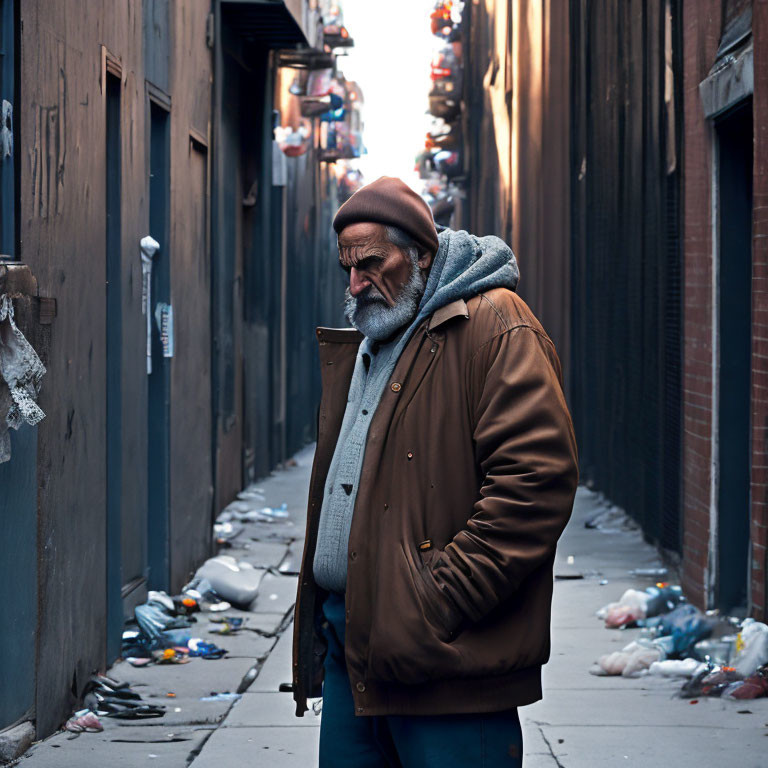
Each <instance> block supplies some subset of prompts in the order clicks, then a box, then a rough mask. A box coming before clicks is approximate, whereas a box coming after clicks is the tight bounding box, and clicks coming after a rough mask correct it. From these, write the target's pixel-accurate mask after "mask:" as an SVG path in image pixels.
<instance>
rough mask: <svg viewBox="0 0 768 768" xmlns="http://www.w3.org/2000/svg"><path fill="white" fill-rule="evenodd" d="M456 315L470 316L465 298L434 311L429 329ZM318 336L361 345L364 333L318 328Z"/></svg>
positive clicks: (323, 340)
mask: <svg viewBox="0 0 768 768" xmlns="http://www.w3.org/2000/svg"><path fill="white" fill-rule="evenodd" d="M454 317H469V310H468V309H467V303H466V302H465V301H464V299H457V300H456V301H452V302H451V303H450V304H446V305H445V306H444V307H440V309H438V310H436V311H435V312H433V313H432V315H431V316H430V318H429V321H428V323H427V330H430V331H433V330H435V328H437V327H438V326H441V325H442V324H443V323H447V322H448V321H449V320H452V319H453V318H454ZM316 333H317V338H318V341H319V342H320V343H321V344H356V345H358V346H359V344H360V342H361V341H362V340H363V334H362V333H360V331H357V330H355V329H354V328H318V329H317V331H316Z"/></svg>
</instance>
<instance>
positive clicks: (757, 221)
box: [751, 0, 768, 620]
mask: <svg viewBox="0 0 768 768" xmlns="http://www.w3.org/2000/svg"><path fill="white" fill-rule="evenodd" d="M752 31H753V35H754V39H755V95H754V101H753V103H754V130H755V165H754V181H753V183H754V187H753V194H754V213H753V238H754V239H753V246H752V520H751V538H752V574H751V587H752V589H751V594H752V614H753V615H754V616H755V617H756V618H758V619H762V620H765V618H766V615H767V614H768V605H767V604H766V603H767V601H768V594H766V573H767V571H766V545H767V544H768V541H766V539H767V538H768V0H755V2H754V5H753V19H752Z"/></svg>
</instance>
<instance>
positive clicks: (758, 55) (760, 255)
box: [683, 0, 768, 620]
mask: <svg viewBox="0 0 768 768" xmlns="http://www.w3.org/2000/svg"><path fill="white" fill-rule="evenodd" d="M722 6H723V2H722V0H701V1H700V2H699V3H696V4H694V3H691V4H688V3H686V4H685V5H684V19H683V24H684V30H683V87H684V118H685V122H684V144H685V168H684V172H685V202H684V208H683V217H684V221H683V254H684V283H685V288H684V325H683V328H684V334H685V343H684V352H683V354H684V362H683V366H684V369H683V401H684V404H683V429H684V432H683V466H684V470H683V528H684V537H683V587H684V589H685V591H686V594H687V595H688V597H689V599H690V600H691V601H692V602H693V603H695V604H696V605H698V606H700V607H702V608H704V607H707V584H708V581H709V578H710V567H711V564H710V562H709V536H710V530H709V515H710V484H711V463H712V454H711V445H712V408H713V405H714V404H713V403H712V397H711V395H712V368H711V366H712V331H713V328H712V300H711V296H712V279H713V276H712V239H711V232H712V218H711V215H712V214H711V208H712V205H711V172H712V170H711V169H712V157H711V139H710V131H711V127H710V125H708V123H707V121H706V120H705V119H704V116H703V114H702V109H701V103H700V100H699V93H698V86H699V83H700V82H701V81H702V80H703V79H704V78H705V77H706V75H707V73H708V71H709V69H710V67H711V66H712V64H713V62H714V59H715V52H716V50H717V47H718V43H719V39H720V33H721V20H722V18H723V17H722V13H721V10H722ZM752 31H753V38H754V51H755V53H754V64H755V79H754V80H755V93H754V99H753V109H754V131H755V138H754V142H755V143H754V158H755V159H754V179H753V194H754V209H753V249H752V253H753V274H752V338H753V341H752V468H751V478H750V482H751V510H750V512H751V517H750V546H751V555H752V568H751V573H750V595H751V606H750V610H751V613H752V615H753V616H755V617H756V618H758V619H761V620H764V619H765V618H766V617H767V616H768V604H767V601H768V587H767V586H766V578H767V574H768V562H767V561H766V553H767V552H768V0H754V4H753V21H752Z"/></svg>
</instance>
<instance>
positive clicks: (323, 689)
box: [293, 177, 578, 768]
mask: <svg viewBox="0 0 768 768" xmlns="http://www.w3.org/2000/svg"><path fill="white" fill-rule="evenodd" d="M334 229H335V230H336V232H337V234H338V245H339V260H340V263H341V267H342V269H344V271H345V272H346V273H347V274H348V275H349V289H348V291H347V302H346V312H347V317H348V319H349V321H350V323H351V324H352V325H353V326H354V329H344V330H338V329H336V330H334V329H325V328H320V329H318V331H317V335H318V340H319V343H320V363H321V366H322V384H323V393H322V401H321V404H320V413H319V421H318V438H317V452H316V454H315V462H314V467H313V470H312V480H311V486H310V493H309V510H308V518H307V535H306V546H305V551H304V559H303V564H302V570H301V578H300V579H299V591H298V598H297V604H296V623H295V635H294V663H293V672H294V685H293V689H294V698H295V700H296V705H297V714H298V715H303V713H304V712H305V711H306V708H307V707H306V700H307V698H308V697H314V696H320V695H322V696H323V716H322V724H321V728H320V765H321V766H323V767H324V768H326V767H327V768H330V767H331V766H333V768H344V767H346V766H350V767H351V766H354V767H355V768H363V767H367V766H386V765H403V766H406V767H407V766H418V767H419V768H425V767H426V768H429V767H430V766H441V768H447V767H448V766H454V765H455V766H497V765H498V766H502V765H503V766H514V765H521V764H522V735H521V731H520V722H519V719H518V715H517V707H519V706H523V705H525V704H531V703H532V702H534V701H537V700H538V699H540V698H541V666H542V664H544V663H545V662H546V661H547V659H548V657H549V622H550V604H551V597H552V566H553V562H554V556H555V546H556V543H557V540H558V538H559V536H560V534H561V533H562V530H563V528H564V527H565V524H566V522H567V521H568V518H569V516H570V513H571V509H572V506H573V497H574V494H575V491H576V485H577V474H578V472H577V460H576V444H575V440H574V435H573V428H572V425H571V419H570V416H569V414H568V409H567V406H566V403H565V398H564V396H563V389H562V375H561V370H560V363H559V361H558V358H557V354H556V352H555V348H554V346H553V345H552V342H551V341H550V339H549V337H548V336H547V334H546V333H545V331H544V329H543V328H542V327H541V325H540V323H539V322H538V320H537V319H536V318H535V317H534V315H533V313H532V312H531V310H530V309H529V308H528V307H527V306H526V304H525V303H524V302H523V301H522V300H521V299H520V298H518V296H517V294H516V293H515V288H516V286H517V280H518V270H517V265H516V262H515V257H514V256H513V254H512V252H511V251H510V249H509V248H508V247H507V246H506V245H505V244H504V243H503V242H502V241H501V240H499V239H498V238H496V237H475V236H473V235H470V234H468V233H467V232H463V231H458V232H454V231H451V230H449V229H443V230H442V231H441V232H440V234H439V235H438V232H437V231H436V228H435V224H434V221H433V218H432V214H431V212H430V210H429V207H428V206H427V205H426V203H425V202H424V201H423V200H422V199H421V198H420V197H419V196H418V195H417V194H415V193H414V192H413V191H411V190H410V188H409V187H407V186H406V185H405V184H404V183H403V182H402V181H400V180H399V179H394V178H388V177H383V178H381V179H379V180H378V181H375V182H373V183H372V184H369V185H367V186H365V187H363V188H362V189H360V190H359V191H358V192H356V193H355V194H354V195H353V196H352V197H351V198H350V199H349V200H348V201H347V202H346V203H345V204H344V205H343V206H342V207H341V208H340V209H339V211H338V213H337V214H336V218H335V219H334Z"/></svg>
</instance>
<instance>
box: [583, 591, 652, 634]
mask: <svg viewBox="0 0 768 768" xmlns="http://www.w3.org/2000/svg"><path fill="white" fill-rule="evenodd" d="M649 599H650V595H648V594H647V593H646V592H640V591H639V590H637V589H628V590H627V591H626V592H625V593H624V594H623V595H622V596H621V597H620V598H619V599H618V601H616V602H615V603H608V604H607V605H604V606H603V607H602V608H600V609H599V610H598V611H597V614H596V615H597V618H598V619H603V620H604V621H605V626H606V627H609V628H611V629H615V628H617V627H624V626H627V625H629V624H634V623H635V622H636V621H638V619H644V618H645V617H646V611H647V607H648V600H649Z"/></svg>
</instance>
